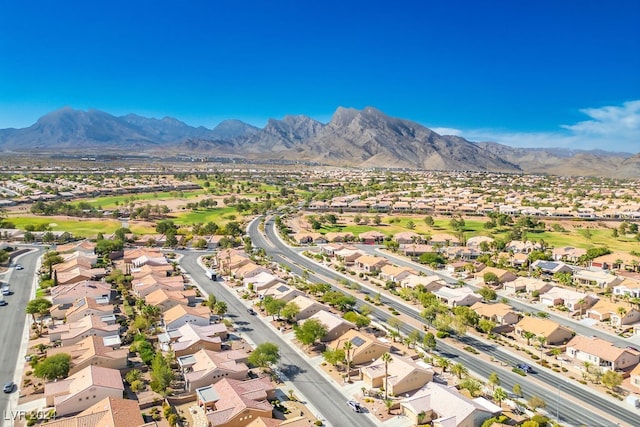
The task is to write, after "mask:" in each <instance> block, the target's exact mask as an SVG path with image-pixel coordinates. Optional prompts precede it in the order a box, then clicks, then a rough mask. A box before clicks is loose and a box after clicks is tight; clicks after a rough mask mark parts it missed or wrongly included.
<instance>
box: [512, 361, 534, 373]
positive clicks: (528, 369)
mask: <svg viewBox="0 0 640 427" xmlns="http://www.w3.org/2000/svg"><path fill="white" fill-rule="evenodd" d="M516 368H518V369H520V370H521V371H524V372H526V373H527V374H530V373H531V372H533V368H532V367H531V366H529V365H527V364H526V363H519V364H517V365H516Z"/></svg>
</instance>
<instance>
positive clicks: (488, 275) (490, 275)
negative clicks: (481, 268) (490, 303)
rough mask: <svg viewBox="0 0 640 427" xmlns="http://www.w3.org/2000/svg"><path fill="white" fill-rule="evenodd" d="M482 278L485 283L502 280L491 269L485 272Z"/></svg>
mask: <svg viewBox="0 0 640 427" xmlns="http://www.w3.org/2000/svg"><path fill="white" fill-rule="evenodd" d="M482 279H483V280H484V283H485V285H496V284H498V282H499V281H500V278H498V276H497V275H496V273H493V272H491V271H489V272H487V273H484V274H483V275H482Z"/></svg>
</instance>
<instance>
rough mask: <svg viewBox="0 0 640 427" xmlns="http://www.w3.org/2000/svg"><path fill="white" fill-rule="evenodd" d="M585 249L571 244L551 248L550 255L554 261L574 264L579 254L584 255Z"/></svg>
mask: <svg viewBox="0 0 640 427" xmlns="http://www.w3.org/2000/svg"><path fill="white" fill-rule="evenodd" d="M586 254H587V250H586V249H582V248H574V247H572V246H563V247H559V248H553V250H552V251H551V257H552V258H553V259H554V260H555V261H564V262H570V263H573V264H576V263H577V262H578V260H579V259H580V257H581V256H583V255H586Z"/></svg>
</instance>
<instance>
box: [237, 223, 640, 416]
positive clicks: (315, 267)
mask: <svg viewBox="0 0 640 427" xmlns="http://www.w3.org/2000/svg"><path fill="white" fill-rule="evenodd" d="M258 224H259V221H258V220H256V221H253V222H252V223H251V224H250V226H249V235H250V236H251V240H252V241H253V244H254V245H255V246H257V247H262V248H264V249H265V251H266V252H267V254H268V255H270V256H271V257H272V258H273V260H274V261H276V262H279V263H282V264H286V265H288V266H289V267H290V268H291V270H292V272H294V273H296V274H302V271H303V270H305V269H306V270H307V271H309V272H310V274H309V280H310V281H312V282H327V281H329V283H332V282H337V281H338V280H340V279H341V278H342V277H341V276H339V275H338V274H337V273H336V272H334V271H332V270H330V269H328V268H326V267H324V266H322V265H319V264H317V263H315V262H313V261H311V260H309V259H308V258H306V257H305V256H303V255H301V254H299V253H298V252H296V251H295V250H293V249H292V248H290V247H289V246H287V245H286V244H284V243H283V242H282V241H281V240H280V238H279V237H278V236H277V234H276V230H275V226H274V223H273V220H267V221H265V233H264V234H263V233H262V232H261V231H260V230H259V227H258ZM334 289H336V290H341V289H338V288H335V287H334ZM341 291H342V290H341ZM356 297H357V298H358V299H359V303H360V304H362V303H364V301H363V300H362V299H361V298H359V297H358V296H356ZM382 302H383V303H384V304H385V305H386V306H389V305H391V306H393V307H395V308H396V309H397V310H398V311H399V312H401V313H402V314H404V315H406V316H408V317H410V318H412V319H414V320H417V321H419V322H420V323H424V322H423V320H422V319H421V318H420V316H419V313H418V312H417V311H416V310H415V309H414V308H411V307H408V306H406V305H404V304H401V303H399V302H397V301H394V300H391V299H390V298H388V297H386V296H382ZM372 308H373V309H374V311H373V314H372V315H373V316H374V317H375V318H376V319H379V320H380V321H386V319H387V318H389V317H390V315H389V314H388V311H385V310H381V309H378V308H376V307H375V306H374V307H372ZM403 328H404V330H402V332H403V333H405V334H407V333H409V332H410V331H411V330H413V329H414V328H413V327H412V326H410V325H408V324H406V322H405V324H404V325H403ZM464 341H466V342H465V343H466V344H468V345H471V346H473V347H475V348H476V349H477V350H479V351H482V352H484V353H487V354H490V355H492V356H493V357H495V359H497V360H498V361H500V362H502V363H503V364H504V365H506V366H507V368H508V369H505V368H504V367H502V366H498V365H497V364H491V363H488V362H485V361H483V360H481V359H478V358H475V357H473V355H471V354H470V353H468V352H464V351H461V350H459V349H457V348H456V347H453V346H450V345H447V344H446V343H445V342H444V341H442V340H438V350H439V352H440V353H441V354H443V355H445V356H447V357H449V358H454V359H455V361H460V362H462V363H463V364H465V365H466V366H467V367H468V368H469V369H470V370H471V371H473V372H475V373H477V374H478V375H480V376H482V377H485V378H486V377H488V376H489V374H490V373H491V372H493V371H496V372H497V373H498V374H499V377H500V379H501V380H502V385H503V387H504V388H505V390H510V389H511V387H512V386H513V384H515V383H518V384H520V385H521V386H522V389H523V391H524V394H525V398H528V397H530V396H531V395H536V396H540V397H543V398H545V401H546V402H547V408H546V409H547V411H548V412H549V415H550V416H551V417H552V418H555V415H556V412H557V413H558V415H559V417H560V420H561V421H562V422H563V423H565V424H572V425H587V426H617V425H618V421H617V420H615V421H613V420H611V419H610V418H608V417H607V415H610V416H611V417H615V418H617V419H618V420H620V421H621V422H623V423H625V424H627V425H629V426H638V425H640V416H639V415H637V414H634V413H633V412H631V411H630V410H628V409H626V408H624V407H621V406H620V405H619V404H617V403H616V402H613V401H612V400H609V398H607V397H605V396H600V395H598V394H597V393H595V392H593V391H591V390H589V389H587V388H586V387H580V385H579V384H577V383H574V382H567V383H564V382H562V381H561V380H560V379H561V378H563V377H558V376H555V375H553V373H552V372H550V371H546V370H544V369H543V368H537V369H536V373H535V374H533V375H531V377H533V378H535V379H534V380H532V379H530V376H527V377H521V376H519V375H517V374H514V373H513V372H511V367H512V366H514V365H515V364H516V363H517V362H519V361H520V360H519V359H517V358H515V357H514V356H512V355H510V354H509V353H507V352H506V351H504V350H502V349H501V348H500V347H499V346H496V345H495V344H493V343H489V344H485V343H481V342H479V341H478V340H476V339H474V338H472V337H468V336H467V337H465V338H464ZM558 388H560V390H559V389H558ZM565 393H566V394H565ZM566 397H570V398H571V400H569V399H567V398H566ZM580 403H583V404H580ZM592 408H597V409H598V410H600V412H604V413H603V414H602V415H599V414H598V413H596V412H594V410H593V409H592Z"/></svg>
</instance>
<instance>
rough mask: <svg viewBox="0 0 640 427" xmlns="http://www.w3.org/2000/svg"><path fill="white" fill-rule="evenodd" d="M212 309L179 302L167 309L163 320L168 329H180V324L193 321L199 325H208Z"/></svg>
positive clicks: (192, 322)
mask: <svg viewBox="0 0 640 427" xmlns="http://www.w3.org/2000/svg"><path fill="white" fill-rule="evenodd" d="M210 319H211V311H210V310H209V309H208V308H207V307H203V306H199V307H189V306H187V305H182V304H178V305H176V306H175V307H173V308H170V309H169V310H167V311H165V312H164V313H163V315H162V321H163V324H164V327H165V329H166V330H171V329H178V328H179V327H180V326H182V325H185V324H187V323H191V324H194V325H197V326H207V325H208V324H209V323H210Z"/></svg>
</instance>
